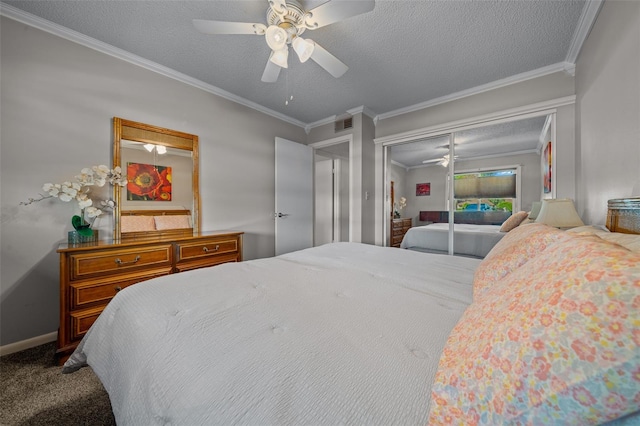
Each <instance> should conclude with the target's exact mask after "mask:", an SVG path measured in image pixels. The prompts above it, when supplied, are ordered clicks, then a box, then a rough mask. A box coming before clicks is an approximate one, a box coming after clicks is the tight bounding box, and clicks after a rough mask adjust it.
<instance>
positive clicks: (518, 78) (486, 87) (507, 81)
mask: <svg viewBox="0 0 640 426" xmlns="http://www.w3.org/2000/svg"><path fill="white" fill-rule="evenodd" d="M566 69H567V67H566V63H565V62H560V63H557V64H552V65H548V66H546V67H542V68H538V69H535V70H532V71H527V72H524V73H521V74H516V75H512V76H511V77H507V78H503V79H501V80H496V81H492V82H491V83H487V84H483V85H480V86H476V87H472V88H470V89H467V90H462V91H460V92H455V93H451V94H449V95H446V96H441V97H439V98H435V99H431V100H429V101H426V102H421V103H418V104H415V105H411V106H408V107H404V108H400V109H397V110H394V111H389V112H385V113H383V114H379V115H378V117H377V119H378V120H385V119H387V118H391V117H396V116H398V115H402V114H407V113H410V112H414V111H418V110H421V109H424V108H429V107H432V106H436V105H440V104H444V103H447V102H451V101H455V100H457V99H462V98H466V97H468V96H473V95H477V94H479V93H484V92H488V91H490V90H494V89H499V88H501V87H505V86H510V85H512V84H516V83H521V82H523V81H527V80H531V79H534V78H538V77H543V76H545V75H549V74H553V73H556V72H560V71H566Z"/></svg>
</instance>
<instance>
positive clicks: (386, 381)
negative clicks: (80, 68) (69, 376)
mask: <svg viewBox="0 0 640 426" xmlns="http://www.w3.org/2000/svg"><path fill="white" fill-rule="evenodd" d="M478 263H479V261H478V260H476V259H469V258H462V257H453V256H442V255H429V254H424V253H417V252H411V251H407V250H399V249H397V248H384V247H376V246H370V245H364V244H357V243H336V244H328V245H325V246H321V247H316V248H312V249H307V250H303V251H299V252H295V253H290V254H287V255H283V256H279V257H275V258H270V259H260V260H254V261H248V262H242V263H237V264H224V265H220V266H215V267H212V268H205V269H199V270H194V271H190V272H184V273H180V274H176V275H172V276H167V277H160V278H156V279H153V280H150V281H146V282H143V283H140V284H136V285H134V286H131V287H128V288H126V289H125V290H123V291H122V292H120V293H119V294H118V295H117V296H116V297H115V298H114V299H113V300H112V301H111V302H110V303H109V305H108V306H107V307H106V309H105V310H104V312H103V313H102V315H101V316H100V317H99V318H98V320H97V321H96V322H95V324H94V325H93V327H92V328H91V329H90V330H89V332H88V333H87V335H86V336H85V338H84V339H83V341H82V342H81V344H80V346H79V347H78V348H77V350H76V352H75V353H74V354H73V355H72V357H71V358H70V359H69V361H67V363H66V364H65V369H64V371H65V372H71V371H74V370H75V369H77V368H79V367H80V366H82V365H85V362H86V363H87V364H88V365H90V366H91V368H92V369H93V370H94V371H95V373H96V374H97V375H98V377H99V378H100V380H101V381H102V383H103V384H104V386H105V388H106V390H107V392H108V393H109V396H110V399H111V403H112V406H113V411H114V414H115V418H116V421H117V423H118V425H121V426H122V425H168V424H171V425H178V424H181V425H203V424H206V425H213V424H225V425H226V424H253V425H267V424H296V425H302V424H305V425H319V424H330V425H335V424H379V425H389V424H402V425H424V424H426V420H427V415H428V412H429V398H430V387H431V383H432V380H433V377H434V374H435V371H436V368H437V365H438V360H439V357H440V353H441V351H442V348H443V346H444V344H445V342H446V339H447V336H448V334H449V332H450V330H451V329H452V328H453V326H454V325H455V324H456V322H457V321H458V318H459V317H460V316H461V314H462V312H463V311H464V309H465V308H466V306H467V305H468V304H469V303H471V297H472V289H471V283H472V279H473V271H474V270H475V268H476V266H477V265H478Z"/></svg>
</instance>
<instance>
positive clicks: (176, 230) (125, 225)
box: [120, 209, 193, 240]
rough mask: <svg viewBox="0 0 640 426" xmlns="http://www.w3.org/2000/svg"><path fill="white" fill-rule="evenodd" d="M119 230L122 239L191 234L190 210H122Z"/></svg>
mask: <svg viewBox="0 0 640 426" xmlns="http://www.w3.org/2000/svg"><path fill="white" fill-rule="evenodd" d="M120 232H121V238H122V239H123V240H140V239H144V238H171V237H179V236H183V235H192V234H193V223H192V219H191V211H190V210H180V209H176V210H122V211H121V212H120Z"/></svg>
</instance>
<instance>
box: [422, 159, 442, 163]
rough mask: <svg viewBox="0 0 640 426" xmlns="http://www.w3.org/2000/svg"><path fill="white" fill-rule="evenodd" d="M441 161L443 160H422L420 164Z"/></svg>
mask: <svg viewBox="0 0 640 426" xmlns="http://www.w3.org/2000/svg"><path fill="white" fill-rule="evenodd" d="M442 160H444V158H436V159H434V160H424V161H423V162H422V164H429V163H437V162H439V161H442Z"/></svg>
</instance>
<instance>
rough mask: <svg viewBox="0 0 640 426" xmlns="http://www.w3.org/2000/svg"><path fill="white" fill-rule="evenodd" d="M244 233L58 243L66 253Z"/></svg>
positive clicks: (231, 232)
mask: <svg viewBox="0 0 640 426" xmlns="http://www.w3.org/2000/svg"><path fill="white" fill-rule="evenodd" d="M242 234H244V232H243V231H234V230H220V231H203V232H193V233H188V234H185V235H177V236H175V235H174V236H166V237H138V238H127V239H126V240H114V239H104V240H99V241H97V242H91V243H80V244H69V243H61V244H60V245H58V250H57V252H58V253H64V252H67V251H82V250H95V249H97V248H118V247H130V246H139V245H143V244H158V243H173V242H180V241H193V240H198V239H201V238H211V237H224V236H230V237H237V236H239V235H242Z"/></svg>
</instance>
